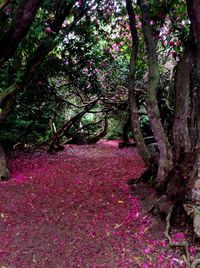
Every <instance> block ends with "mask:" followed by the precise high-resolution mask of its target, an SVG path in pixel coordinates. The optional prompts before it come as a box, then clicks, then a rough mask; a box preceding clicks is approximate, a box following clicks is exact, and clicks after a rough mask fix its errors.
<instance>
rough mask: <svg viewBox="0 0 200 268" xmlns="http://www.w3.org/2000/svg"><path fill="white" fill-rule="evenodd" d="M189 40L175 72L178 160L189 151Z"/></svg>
mask: <svg viewBox="0 0 200 268" xmlns="http://www.w3.org/2000/svg"><path fill="white" fill-rule="evenodd" d="M191 42H192V41H191V40H189V41H188V42H187V43H186V44H185V50H184V53H183V56H182V58H181V60H180V61H179V63H178V65H177V70H176V84H175V88H176V98H175V113H174V123H173V146H174V156H175V159H176V160H179V158H180V153H188V152H190V150H191V139H190V133H189V129H188V121H189V89H190V74H191V70H192V66H193V59H194V56H193V47H192V45H191Z"/></svg>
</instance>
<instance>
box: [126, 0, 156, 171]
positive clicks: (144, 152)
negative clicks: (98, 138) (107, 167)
mask: <svg viewBox="0 0 200 268" xmlns="http://www.w3.org/2000/svg"><path fill="white" fill-rule="evenodd" d="M126 8H127V12H128V16H129V22H130V29H131V37H132V49H131V59H130V67H129V77H128V93H129V106H130V113H131V125H132V131H133V134H134V138H135V142H136V145H137V148H138V150H139V153H140V155H141V156H142V158H143V160H144V162H145V164H146V165H147V166H150V162H151V155H150V152H149V150H148V148H147V146H146V144H145V142H144V139H143V135H142V131H141V128H140V122H139V115H138V108H137V104H136V98H135V69H136V60H137V52H138V35H137V29H136V23H135V13H134V9H133V6H132V1H131V0H126Z"/></svg>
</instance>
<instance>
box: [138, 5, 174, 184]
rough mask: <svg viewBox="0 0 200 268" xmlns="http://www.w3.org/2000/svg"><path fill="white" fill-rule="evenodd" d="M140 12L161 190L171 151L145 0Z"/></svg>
mask: <svg viewBox="0 0 200 268" xmlns="http://www.w3.org/2000/svg"><path fill="white" fill-rule="evenodd" d="M138 4H139V6H140V9H141V12H142V30H143V35H144V39H145V43H146V48H147V52H148V65H149V85H148V89H147V95H146V103H147V112H148V116H149V120H150V124H151V128H152V131H153V134H154V137H155V140H156V142H157V145H158V149H159V162H158V172H157V176H156V182H157V187H158V188H163V187H164V186H165V184H166V183H167V181H166V179H167V175H168V174H169V172H170V171H171V170H172V150H171V148H170V144H169V142H168V139H167V136H166V134H165V131H164V128H163V126H162V123H161V119H160V112H159V108H158V104H157V99H156V93H157V89H158V85H159V78H160V75H159V69H158V64H157V54H156V49H155V44H154V40H153V36H152V33H151V26H150V16H149V5H148V2H147V1H146V0H139V1H138Z"/></svg>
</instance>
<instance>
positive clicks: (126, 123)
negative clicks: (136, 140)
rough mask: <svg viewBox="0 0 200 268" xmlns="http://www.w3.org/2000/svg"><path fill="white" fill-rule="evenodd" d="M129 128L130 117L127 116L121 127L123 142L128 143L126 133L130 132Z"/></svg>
mask: <svg viewBox="0 0 200 268" xmlns="http://www.w3.org/2000/svg"><path fill="white" fill-rule="evenodd" d="M130 127H131V116H130V115H129V117H128V119H127V120H126V122H125V123H124V126H123V134H122V135H123V136H122V139H123V142H128V141H129V137H128V131H129V130H130Z"/></svg>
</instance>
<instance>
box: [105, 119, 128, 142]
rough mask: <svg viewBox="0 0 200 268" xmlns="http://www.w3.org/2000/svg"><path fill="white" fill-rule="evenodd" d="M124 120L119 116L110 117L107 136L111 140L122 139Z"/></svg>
mask: <svg viewBox="0 0 200 268" xmlns="http://www.w3.org/2000/svg"><path fill="white" fill-rule="evenodd" d="M123 124H124V122H123V121H122V120H119V119H117V118H110V119H109V129H108V134H107V135H106V138H107V139H109V140H117V139H122V134H123V132H122V130H123Z"/></svg>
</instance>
